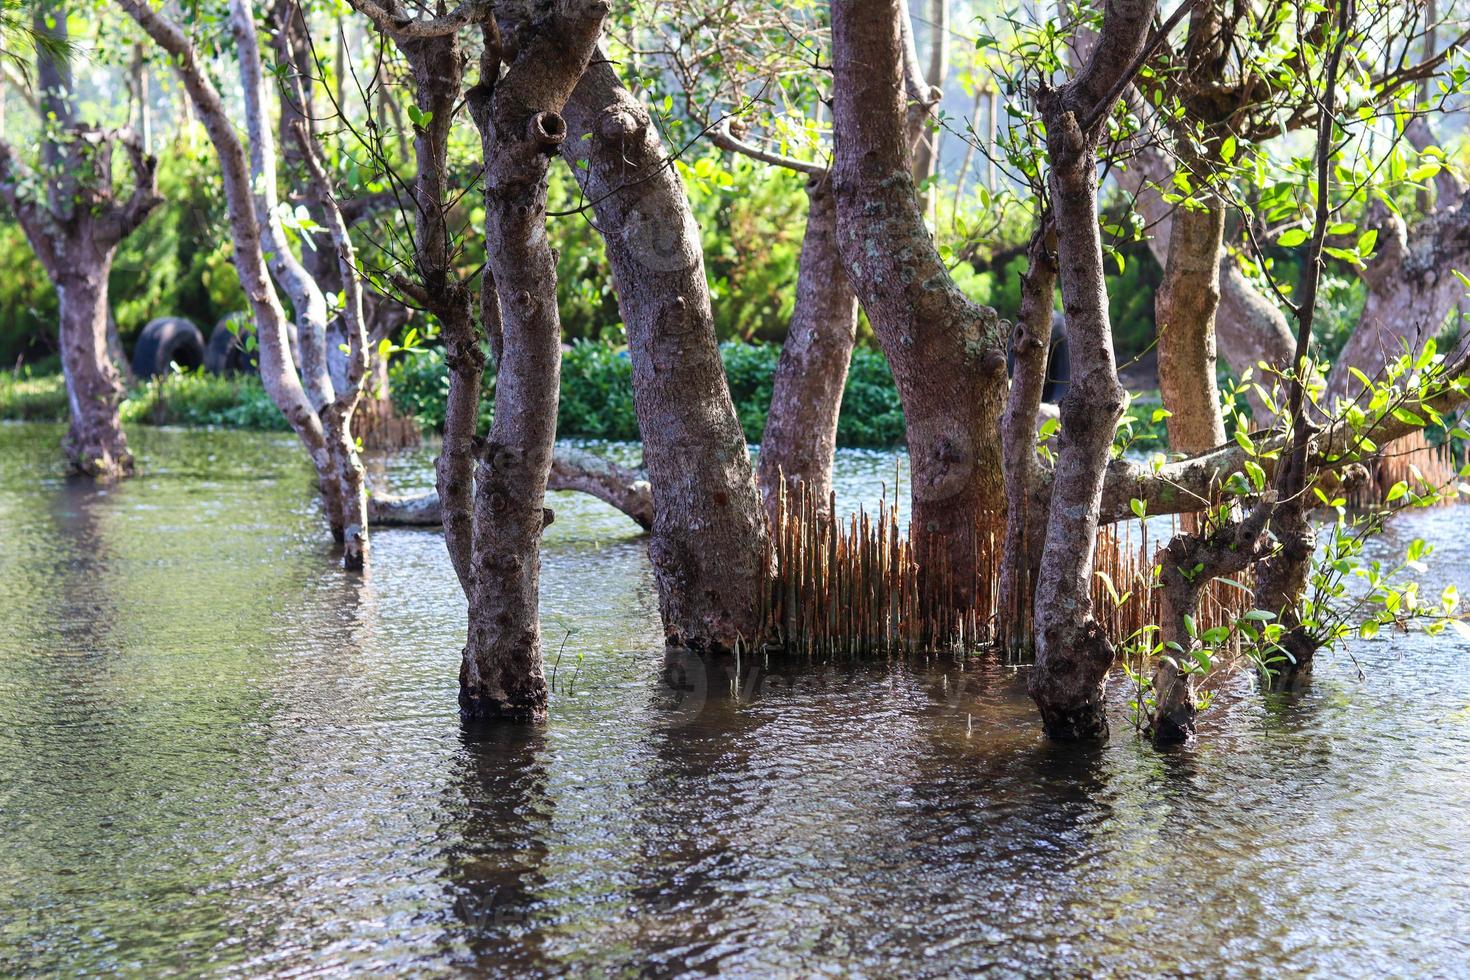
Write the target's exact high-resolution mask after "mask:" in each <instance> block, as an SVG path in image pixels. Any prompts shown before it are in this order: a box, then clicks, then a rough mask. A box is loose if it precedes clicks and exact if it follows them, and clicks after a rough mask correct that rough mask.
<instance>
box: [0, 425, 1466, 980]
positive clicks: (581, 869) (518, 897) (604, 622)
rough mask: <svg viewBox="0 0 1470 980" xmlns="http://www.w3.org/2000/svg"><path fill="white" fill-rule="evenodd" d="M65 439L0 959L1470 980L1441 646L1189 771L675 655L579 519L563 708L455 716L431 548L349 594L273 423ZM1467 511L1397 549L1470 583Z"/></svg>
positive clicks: (1229, 735)
mask: <svg viewBox="0 0 1470 980" xmlns="http://www.w3.org/2000/svg"><path fill="white" fill-rule="evenodd" d="M57 437H58V433H57V432H56V431H55V430H54V429H53V428H50V427H45V426H17V425H4V426H0V635H3V637H4V638H5V639H4V642H3V644H0V708H3V711H4V719H5V723H4V724H3V725H0V847H3V851H0V973H5V974H10V973H57V972H61V973H85V974H91V973H98V972H124V973H134V974H143V975H157V974H159V973H163V972H183V973H188V974H198V973H205V974H220V973H223V974H252V975H253V974H259V973H283V974H294V973H299V972H306V971H328V972H330V971H335V970H347V969H352V970H373V971H385V972H400V973H460V972H469V971H474V972H479V973H498V974H504V975H517V976H520V975H527V974H554V973H562V972H566V971H569V970H571V971H576V972H590V973H605V972H620V973H633V972H640V971H647V972H651V973H654V974H658V975H663V974H677V973H686V972H695V973H704V972H710V971H714V970H726V971H734V972H746V973H755V974H771V973H786V974H791V973H797V974H806V973H811V972H817V971H827V972H853V971H857V972H865V973H869V974H877V975H884V974H893V973H901V972H902V973H911V972H915V971H924V972H929V973H935V974H938V973H953V972H962V971H972V970H977V969H981V968H985V967H997V968H1000V969H1001V970H1002V971H1003V972H1007V973H1013V974H1023V975H1026V974H1034V975H1051V974H1057V973H1061V974H1071V973H1080V972H1091V973H1111V974H1118V975H1127V974H1136V973H1143V972H1152V973H1169V974H1179V973H1191V972H1193V973H1204V974H1217V973H1222V972H1236V973H1240V974H1243V975H1244V974H1260V973H1272V974H1277V973H1282V972H1286V973H1318V974H1343V973H1346V974H1359V975H1368V974H1372V975H1378V974H1400V975H1402V974H1420V975H1422V974H1457V973H1462V972H1464V971H1466V970H1467V969H1470V938H1467V937H1470V875H1467V873H1466V871H1465V869H1466V867H1470V840H1467V839H1466V833H1465V826H1466V825H1465V814H1466V813H1467V812H1470V768H1467V767H1470V663H1467V653H1470V651H1467V650H1466V649H1465V648H1464V646H1463V645H1462V644H1461V645H1457V644H1456V643H1455V642H1454V641H1452V640H1450V639H1448V638H1439V639H1434V640H1430V639H1426V638H1423V637H1418V636H1411V637H1385V638H1384V639H1381V640H1375V641H1373V642H1365V643H1358V644H1356V645H1355V646H1354V647H1353V648H1352V658H1353V659H1355V660H1356V662H1357V664H1358V665H1360V666H1361V667H1362V669H1363V671H1364V673H1365V675H1366V679H1365V680H1360V679H1359V677H1358V674H1357V670H1356V667H1355V666H1354V663H1353V659H1350V658H1348V657H1346V656H1341V655H1338V656H1329V657H1328V658H1327V659H1326V661H1325V662H1324V663H1323V664H1321V666H1320V667H1319V668H1318V669H1319V677H1318V679H1317V681H1316V683H1315V684H1314V685H1313V686H1312V687H1311V688H1310V689H1309V690H1307V691H1305V692H1303V693H1299V694H1296V695H1290V696H1287V695H1282V696H1275V697H1272V698H1261V697H1259V696H1257V695H1255V694H1253V693H1251V692H1250V691H1249V690H1248V684H1247V683H1246V682H1245V681H1244V680H1241V681H1237V682H1235V683H1233V684H1232V685H1231V686H1230V690H1228V691H1227V692H1226V694H1225V695H1224V696H1223V698H1222V700H1221V702H1220V703H1219V704H1217V706H1216V707H1215V708H1213V709H1212V710H1211V711H1210V712H1209V713H1208V714H1207V715H1206V717H1205V719H1204V724H1203V726H1202V729H1203V730H1202V738H1201V740H1200V743H1199V745H1198V746H1197V747H1196V748H1194V749H1192V750H1189V751H1183V752H1175V753H1170V754H1163V755H1161V754H1159V753H1156V752H1154V751H1152V750H1150V749H1148V748H1146V747H1143V746H1141V745H1139V744H1138V743H1136V742H1134V741H1133V740H1131V739H1130V738H1128V737H1126V735H1123V734H1119V735H1118V736H1117V737H1115V739H1114V740H1113V742H1112V743H1111V744H1109V745H1107V746H1105V747H1102V748H1094V749H1077V748H1071V747H1058V746H1053V745H1049V744H1047V743H1046V742H1044V741H1043V740H1041V739H1040V738H1039V737H1038V734H1037V725H1036V724H1035V719H1034V717H1033V714H1032V710H1031V707H1030V704H1029V702H1028V701H1027V700H1026V698H1025V692H1024V687H1025V684H1024V675H1023V674H1021V673H1020V672H1018V671H1015V670H1013V669H1010V668H1002V667H995V666H988V665H976V664H971V665H957V664H955V663H952V662H947V661H934V662H930V663H912V664H892V665H874V666H869V667H854V666H851V665H845V666H841V667H832V666H821V665H810V666H794V665H790V664H782V663H779V662H767V661H765V660H756V661H747V662H743V663H741V664H740V665H738V668H737V665H735V664H734V663H731V662H727V661H720V660H707V659H701V658H691V657H670V658H666V657H665V655H664V653H663V651H662V650H660V649H659V628H658V623H657V616H656V602H655V599H654V596H653V593H652V587H653V586H652V580H651V576H650V573H649V569H648V564H647V561H646V560H645V558H644V554H643V549H642V545H641V543H640V541H639V539H638V538H637V537H635V536H633V532H632V528H631V525H629V524H628V522H627V521H626V520H624V519H623V518H622V517H621V516H620V515H618V514H616V513H614V512H612V511H610V510H609V509H607V508H605V507H603V506H602V505H600V504H598V503H597V502H595V501H592V500H590V499H588V498H585V497H573V496H564V495H558V497H557V499H556V500H555V501H554V504H553V506H554V507H555V508H556V510H557V520H556V523H555V524H553V525H552V527H551V528H550V530H549V532H548V538H547V542H546V559H545V572H544V574H545V592H544V605H543V617H544V620H545V623H546V635H547V647H548V658H549V660H550V661H551V662H552V663H553V664H554V668H555V674H556V681H555V685H556V691H557V693H556V694H555V696H554V700H553V705H552V712H551V721H550V723H549V724H548V725H547V726H546V727H545V728H544V729H541V730H531V731H528V730H523V729H504V728H488V729H484V730H473V731H470V730H462V729H461V728H460V726H459V724H458V721H457V716H456V704H455V693H456V691H455V678H456V669H457V664H458V657H459V649H460V646H461V643H462V634H463V628H464V623H463V617H464V610H463V607H462V604H461V600H460V598H459V593H458V588H457V586H456V584H455V582H454V578H453V573H452V572H451V570H450V568H449V566H448V564H447V563H446V562H445V560H444V556H443V548H442V543H441V541H440V539H439V538H438V536H437V535H435V534H433V533H430V532H425V531H415V530H395V531H385V532H382V533H380V534H378V535H377V536H376V537H375V543H374V548H375V559H374V560H375V566H374V568H373V569H372V571H371V573H370V574H369V575H368V576H367V577H365V578H353V577H350V576H347V575H344V574H342V573H341V572H338V571H336V570H335V568H334V567H333V565H332V559H331V546H330V542H329V541H326V540H324V539H325V538H326V535H325V534H323V533H322V529H321V525H320V522H319V519H318V516H317V514H316V510H315V503H314V500H313V496H312V493H311V485H310V480H311V474H310V471H309V468H308V467H307V466H306V465H305V463H304V461H303V460H302V459H301V457H300V453H299V452H298V451H297V449H296V447H295V446H294V444H293V443H292V441H291V440H290V439H289V438H284V437H276V436H263V435H252V434H240V433H201V432H172V431H159V430H150V429H140V430H138V431H137V432H135V433H134V434H133V435H132V441H133V443H134V445H135V449H136V451H137V452H138V454H139V458H140V464H141V466H142V470H143V475H142V476H140V477H139V478H137V479H135V480H132V481H129V482H127V483H125V484H122V485H120V486H118V487H115V488H107V489H94V488H90V487H86V486H83V485H78V484H72V483H68V482H65V481H64V480H63V479H61V477H60V476H59V467H58V466H57V465H56V461H55V445H56V439H57ZM618 451H627V450H624V449H620V450H618ZM429 460H430V454H429V452H427V451H424V452H418V453H413V454H408V455H405V456H401V457H396V458H394V459H392V460H389V461H388V462H387V464H386V468H385V471H386V472H387V473H388V474H390V475H391V477H392V479H393V480H394V482H395V484H396V485H397V487H399V488H403V489H412V488H414V487H415V486H423V485H427V484H428V483H429V482H430V480H431V472H430V463H429ZM892 463H893V460H892V457H885V456H883V455H881V454H862V455H859V454H853V455H845V456H844V457H843V459H842V462H841V473H840V476H839V481H838V482H839V488H840V492H841V493H842V494H843V496H844V499H845V500H846V501H848V502H849V503H852V502H856V501H857V500H860V499H861V500H864V501H867V502H868V503H870V504H871V503H872V502H875V501H876V499H877V497H878V494H879V481H882V480H890V481H891V479H892V477H891V473H892ZM890 494H891V490H890ZM1464 519H1465V517H1464V512H1463V511H1461V510H1455V509H1447V510H1440V511H1435V512H1432V513H1426V514H1421V515H1417V516H1413V517H1409V518H1405V519H1403V520H1401V521H1400V522H1399V523H1397V524H1395V525H1393V526H1392V527H1391V528H1390V529H1389V532H1388V534H1387V536H1386V538H1385V540H1384V542H1383V543H1382V545H1381V547H1382V548H1383V549H1385V553H1387V552H1388V551H1394V550H1396V551H1399V552H1401V551H1402V548H1403V547H1404V545H1405V544H1406V543H1407V541H1408V539H1410V538H1412V537H1416V536H1417V537H1424V538H1426V539H1429V540H1432V541H1436V542H1439V543H1440V546H1441V554H1440V558H1441V566H1440V567H1441V568H1443V569H1445V570H1446V571H1447V572H1451V573H1453V572H1454V571H1455V570H1456V569H1455V566H1459V567H1460V568H1463V567H1465V566H1466V565H1467V562H1466V561H1465V557H1466V544H1465V542H1464V539H1463V531H1462V530H1461V528H1462V525H1463V522H1464ZM1439 584H1440V585H1442V584H1443V583H1439ZM1438 587H1439V586H1438V585H1435V592H1436V594H1437V589H1438ZM548 672H550V670H549V671H548ZM1116 686H1117V685H1115V687H1116ZM1122 697H1123V695H1122V693H1121V692H1119V693H1118V694H1117V695H1116V698H1117V702H1116V703H1115V704H1114V710H1115V716H1114V721H1115V731H1116V732H1119V733H1122V732H1124V731H1126V722H1125V721H1124V718H1123V706H1122Z"/></svg>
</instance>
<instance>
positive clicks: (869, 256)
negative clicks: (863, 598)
mask: <svg viewBox="0 0 1470 980" xmlns="http://www.w3.org/2000/svg"><path fill="white" fill-rule="evenodd" d="M901 16H903V13H902V10H901V9H900V6H899V4H898V3H896V2H894V0H865V2H858V0H839V2H836V3H834V4H833V5H832V38H833V71H834V75H835V88H834V99H833V124H834V134H833V138H834V143H835V162H834V165H833V171H832V177H833V188H834V191H835V193H836V199H837V239H838V244H839V246H840V248H841V250H842V256H843V260H844V261H845V263H846V264H847V269H848V277H849V280H850V281H851V282H852V284H853V287H854V289H855V291H856V292H857V294H858V299H859V300H860V301H861V302H862V305H863V308H864V309H865V310H866V311H867V313H868V317H869V319H870V320H871V321H872V324H873V331H874V333H875V334H876V335H877V337H878V342H879V344H880V345H881V346H882V348H883V352H884V354H886V355H887V357H888V362H889V364H890V365H891V367H892V368H893V376H894V381H895V382H896V383H897V386H898V393H899V398H900V400H901V401H902V403H903V410H904V417H905V419H906V432H907V437H908V447H909V459H910V465H911V466H912V468H913V479H912V496H913V507H912V519H913V532H914V537H915V539H916V541H918V542H919V544H918V547H919V548H920V551H919V553H920V554H921V555H926V554H928V555H934V554H941V553H942V554H943V555H944V560H945V562H946V563H947V565H948V566H949V571H950V574H951V575H952V576H953V581H954V592H955V594H954V596H953V599H954V601H955V602H956V603H958V604H960V605H962V606H963V605H968V604H969V603H971V602H973V601H974V586H975V569H976V552H977V549H976V543H977V534H978V531H979V529H980V528H981V526H982V523H983V522H986V521H990V522H992V523H993V522H994V520H995V519H996V517H997V516H998V514H999V512H1000V508H1001V507H1002V499H1003V498H1002V476H1001V444H1000V431H999V420H1000V413H1001V409H1002V406H1003V404H1004V402H1005V397H1006V387H1007V384H1006V358H1005V330H1004V329H1003V328H1002V326H1001V323H1000V318H999V317H998V316H996V313H995V311H994V310H992V309H990V308H989V307H984V306H980V305H978V304H976V303H972V302H971V301H970V300H969V299H968V298H967V297H966V296H965V295H964V293H962V292H961V291H960V289H959V287H957V286H956V285H955V283H954V280H953V279H952V278H951V277H950V275H949V271H948V270H947V269H946V267H945V265H944V263H943V261H942V260H941V259H940V257H939V252H938V250H937V248H936V247H935V245H934V240H933V238H932V236H931V235H930V234H929V230H928V228H927V227H925V224H924V215H923V212H922V209H921V206H920V203H919V199H918V197H917V196H916V194H915V191H914V181H913V176H912V174H911V162H910V161H911V156H910V152H909V137H908V130H907V127H906V125H905V117H904V111H905V106H904V95H903V92H904V90H903V84H902V77H903V76H902V71H901V50H902V37H901V23H902V22H901V20H900V17H901Z"/></svg>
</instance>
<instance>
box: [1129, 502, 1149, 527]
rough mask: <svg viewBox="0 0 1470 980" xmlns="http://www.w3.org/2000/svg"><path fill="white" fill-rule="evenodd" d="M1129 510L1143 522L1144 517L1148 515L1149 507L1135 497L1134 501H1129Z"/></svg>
mask: <svg viewBox="0 0 1470 980" xmlns="http://www.w3.org/2000/svg"><path fill="white" fill-rule="evenodd" d="M1128 508H1129V509H1130V510H1132V511H1133V513H1134V516H1136V517H1137V518H1138V519H1139V520H1140V521H1141V520H1143V518H1144V516H1145V515H1146V514H1147V513H1148V505H1147V504H1145V503H1144V502H1143V501H1142V500H1139V499H1138V498H1137V497H1134V498H1133V499H1132V500H1130V501H1128Z"/></svg>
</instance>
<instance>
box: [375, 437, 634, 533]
mask: <svg viewBox="0 0 1470 980" xmlns="http://www.w3.org/2000/svg"><path fill="white" fill-rule="evenodd" d="M546 489H548V490H575V491H577V492H579V493H585V494H589V495H590V496H593V497H596V498H597V499H598V500H601V501H603V502H604V503H606V504H610V505H611V506H613V507H616V508H617V509H618V510H620V511H622V512H623V513H624V514H626V515H628V518H629V519H630V520H632V521H633V523H635V524H637V525H638V526H639V527H641V528H643V530H645V531H647V530H648V529H649V528H651V527H653V489H652V488H651V487H650V486H649V484H648V477H647V476H646V475H645V474H644V473H643V471H642V470H635V469H629V468H628V467H626V466H619V465H618V464H617V463H614V462H612V461H611V460H607V459H603V458H602V457H601V456H595V455H593V454H592V453H589V452H586V451H584V450H581V449H573V448H571V447H567V446H563V447H561V448H558V449H557V450H556V451H555V452H554V453H553V454H552V456H551V473H550V475H549V476H548V477H547V479H546ZM368 512H369V516H370V517H371V519H372V522H373V523H374V524H383V525H389V526H393V525H397V526H404V527H438V526H440V525H441V524H442V523H443V509H442V508H441V507H440V505H439V493H438V491H437V490H431V491H429V492H428V493H422V494H414V495H412V496H406V497H400V496H395V495H393V494H374V495H373V496H372V497H371V498H370V499H369V501H368Z"/></svg>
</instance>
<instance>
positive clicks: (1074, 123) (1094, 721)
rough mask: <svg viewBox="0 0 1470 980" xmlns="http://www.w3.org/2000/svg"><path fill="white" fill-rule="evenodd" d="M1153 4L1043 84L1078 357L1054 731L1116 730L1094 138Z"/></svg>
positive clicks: (1047, 663) (1061, 484) (1049, 681)
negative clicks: (1102, 561)
mask: <svg viewBox="0 0 1470 980" xmlns="http://www.w3.org/2000/svg"><path fill="white" fill-rule="evenodd" d="M1154 8H1155V4H1153V3H1151V2H1150V3H1139V4H1108V5H1107V9H1106V11H1105V12H1104V14H1103V25H1102V34H1101V37H1100V40H1099V43H1098V45H1097V47H1096V49H1095V50H1094V52H1093V54H1092V57H1091V58H1089V59H1088V62H1087V64H1086V65H1084V66H1083V67H1082V68H1081V69H1080V70H1079V71H1078V72H1077V74H1076V75H1075V76H1074V77H1073V79H1072V80H1071V81H1069V82H1068V83H1067V84H1065V85H1063V86H1062V87H1061V88H1060V89H1058V90H1049V89H1043V90H1042V91H1041V92H1039V93H1038V102H1039V103H1040V109H1041V113H1042V118H1043V120H1044V122H1045V125H1046V147H1047V157H1048V163H1049V165H1050V174H1049V176H1048V185H1049V186H1050V188H1051V195H1052V219H1053V221H1054V222H1055V227H1056V232H1057V267H1058V270H1059V272H1060V281H1061V286H1062V305H1063V307H1064V310H1065V319H1066V328H1067V343H1068V346H1069V348H1070V353H1071V360H1072V383H1071V385H1070V387H1069V388H1068V390H1067V394H1066V396H1065V397H1064V398H1063V399H1062V404H1061V419H1062V429H1061V434H1060V439H1059V448H1058V454H1057V468H1056V476H1055V479H1054V482H1053V484H1052V493H1051V504H1050V508H1049V510H1048V515H1047V526H1046V543H1045V545H1044V547H1043V549H1042V557H1041V571H1040V575H1039V577H1038V581H1037V588H1036V613H1035V615H1036V666H1035V667H1033V668H1032V671H1031V676H1030V679H1029V681H1028V684H1027V687H1028V690H1029V692H1030V694H1031V697H1032V699H1033V700H1035V702H1036V705H1037V707H1038V708H1039V709H1040V710H1041V718H1042V724H1043V726H1044V727H1045V729H1046V733H1047V735H1049V736H1050V737H1052V738H1055V739H1063V740H1066V739H1081V738H1098V737H1105V736H1106V735H1107V730H1108V722H1107V716H1106V715H1105V714H1104V712H1103V689H1104V686H1105V684H1106V680H1107V673H1108V670H1109V669H1110V668H1111V667H1112V665H1113V646H1112V644H1111V643H1110V642H1109V641H1108V638H1107V637H1106V636H1105V635H1104V633H1103V630H1102V627H1101V626H1100V625H1099V624H1098V623H1097V621H1096V620H1094V619H1093V617H1092V578H1093V575H1092V572H1093V552H1094V549H1095V546H1096V540H1097V528H1098V516H1099V510H1100V507H1101V502H1102V493H1103V484H1104V481H1105V478H1106V476H1107V470H1108V463H1109V461H1110V460H1111V458H1112V446H1113V434H1114V430H1115V429H1116V427H1117V422H1118V419H1119V417H1120V416H1121V414H1122V411H1123V400H1124V396H1125V392H1124V391H1123V387H1122V385H1120V384H1119V383H1118V369H1117V364H1116V362H1115V360H1114V355H1113V331H1112V324H1111V323H1110V322H1109V319H1108V296H1107V287H1106V285H1105V283H1104V280H1103V256H1102V238H1101V236H1100V234H1099V230H1098V209H1097V189H1098V166H1097V146H1098V140H1099V138H1100V132H1101V129H1102V124H1103V122H1104V121H1105V119H1106V117H1107V115H1108V114H1109V113H1110V111H1111V109H1112V102H1113V100H1114V99H1116V98H1117V92H1118V86H1119V85H1120V84H1121V83H1124V82H1126V81H1127V73H1128V72H1130V71H1132V70H1135V69H1136V64H1135V59H1136V58H1137V57H1138V56H1139V55H1140V54H1142V51H1143V43H1144V39H1145V37H1146V36H1147V34H1148V29H1149V24H1150V21H1151V20H1152V16H1153V12H1154Z"/></svg>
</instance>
